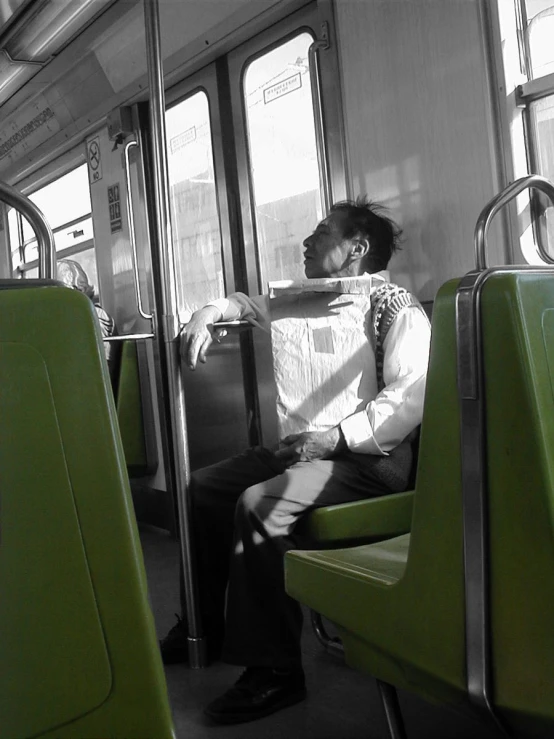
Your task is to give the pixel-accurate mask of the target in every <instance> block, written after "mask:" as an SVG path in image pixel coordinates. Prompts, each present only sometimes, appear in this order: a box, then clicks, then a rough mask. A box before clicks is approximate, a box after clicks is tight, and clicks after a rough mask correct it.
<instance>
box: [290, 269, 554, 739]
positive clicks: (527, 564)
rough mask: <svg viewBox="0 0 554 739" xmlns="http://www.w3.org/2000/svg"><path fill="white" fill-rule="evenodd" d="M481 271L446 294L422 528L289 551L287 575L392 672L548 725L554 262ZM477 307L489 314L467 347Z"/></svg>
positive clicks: (351, 657)
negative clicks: (470, 283) (460, 324)
mask: <svg viewBox="0 0 554 739" xmlns="http://www.w3.org/2000/svg"><path fill="white" fill-rule="evenodd" d="M476 274H477V273H476ZM477 282H478V285H477V284H476V285H475V286H474V287H473V288H472V290H473V292H471V297H470V298H469V303H468V302H467V301H466V302H465V303H464V300H465V298H466V297H467V295H468V293H467V292H465V293H464V290H465V282H462V283H461V284H460V283H459V282H458V281H451V282H449V283H447V284H446V285H444V286H443V287H442V288H441V290H440V291H439V294H438V296H437V300H436V302H435V308H434V313H433V328H432V343H431V358H430V366H429V374H428V381H427V390H426V397H425V408H424V416H423V424H422V433H421V443H420V452H419V465H418V473H417V482H416V492H415V500H414V512H413V521H412V529H411V534H408V535H404V536H400V537H397V538H394V539H390V540H386V541H383V542H380V543H374V544H369V545H363V546H357V547H348V548H342V549H338V550H316V551H303V552H289V553H287V555H286V587H287V592H288V593H289V594H290V595H291V596H292V597H294V598H297V599H298V600H299V601H301V602H302V603H305V604H306V605H308V606H309V607H310V608H313V609H315V610H317V611H318V612H320V613H322V614H323V615H324V616H326V617H327V618H329V619H330V620H331V621H332V622H334V623H335V624H336V625H337V627H338V631H339V633H340V635H341V638H342V641H343V644H344V648H345V657H346V661H347V662H348V663H349V664H350V665H352V666H353V667H355V668H358V669H360V670H362V671H364V672H368V673H370V674H372V675H373V676H375V677H376V678H377V679H378V681H380V685H383V684H384V685H388V686H395V687H400V688H402V689H405V690H407V691H410V692H414V693H417V694H419V695H421V696H422V697H424V698H427V699H429V700H431V701H438V702H441V703H445V704H450V705H452V706H454V707H457V708H459V709H470V710H472V711H475V712H477V713H478V714H479V715H480V716H481V717H482V718H483V719H484V720H485V721H488V722H489V723H491V725H494V726H495V727H496V728H497V729H498V731H499V732H500V733H504V734H505V735H511V736H517V737H545V738H546V737H551V736H552V735H553V734H554V688H553V687H552V686H553V685H554V631H553V629H552V621H553V618H554V578H553V577H552V572H553V571H554V467H553V463H552V460H553V459H554V271H553V270H551V269H544V268H543V269H541V270H539V269H533V268H529V269H525V268H522V269H517V270H516V269H500V268H499V269H495V270H487V271H485V272H483V273H480V277H479V279H478V280H477ZM458 287H460V288H461V289H460V293H459V295H458V294H457V289H458ZM467 305H470V308H471V310H472V311H473V315H474V317H475V320H474V322H473V323H472V324H469V330H466V331H460V332H459V334H458V336H459V342H458V344H457V324H456V315H457V313H458V316H460V315H462V314H463V311H464V310H466V307H467ZM464 306H466V307H464ZM465 328H466V329H467V325H465ZM458 360H459V361H460V369H459V370H458ZM458 383H459V386H460V387H459V388H458ZM462 420H463V424H462ZM481 442H482V443H481ZM462 455H466V456H465V458H464V460H465V463H462ZM467 457H469V460H467ZM467 461H470V464H467ZM390 726H391V724H390V723H389V727H390ZM391 735H394V736H401V735H403V734H402V733H401V731H400V730H399V731H398V733H397V734H394V732H393V731H392V730H391Z"/></svg>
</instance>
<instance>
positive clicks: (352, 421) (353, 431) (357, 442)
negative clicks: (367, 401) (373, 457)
mask: <svg viewBox="0 0 554 739" xmlns="http://www.w3.org/2000/svg"><path fill="white" fill-rule="evenodd" d="M340 428H341V431H342V433H343V435H344V440H345V441H346V444H347V446H348V448H349V449H350V451H351V452H356V454H378V455H380V456H383V457H387V456H388V453H387V452H385V451H383V450H382V449H381V447H380V446H379V444H378V443H377V442H376V440H375V437H374V436H373V429H372V428H371V423H370V422H369V417H368V415H367V411H365V410H363V411H358V412H357V413H354V414H352V415H351V416H348V418H345V419H344V421H341V423H340Z"/></svg>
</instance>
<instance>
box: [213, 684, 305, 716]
mask: <svg viewBox="0 0 554 739" xmlns="http://www.w3.org/2000/svg"><path fill="white" fill-rule="evenodd" d="M306 696H307V690H306V688H304V689H303V690H301V691H300V690H299V691H298V692H296V693H293V694H292V695H289V696H287V697H286V698H283V699H282V700H281V701H279V703H275V704H274V705H272V706H270V707H267V708H265V709H263V710H261V711H259V712H258V713H256V714H255V715H254V714H253V713H251V712H248V713H232V714H231V713H228V714H219V713H212V712H211V711H210V709H209V708H206V709H205V710H204V715H205V716H207V717H208V718H210V719H211V720H212V721H214V722H215V723H216V724H226V725H228V724H246V723H247V722H249V721H257V720H258V719H259V718H265V717H266V716H271V714H272V713H275V712H276V711H280V710H282V709H283V708H288V707H289V706H294V705H295V704H296V703H300V702H301V701H303V700H304V699H305V698H306Z"/></svg>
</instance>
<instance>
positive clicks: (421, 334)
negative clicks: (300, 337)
mask: <svg viewBox="0 0 554 739" xmlns="http://www.w3.org/2000/svg"><path fill="white" fill-rule="evenodd" d="M374 277H377V278H380V282H383V281H388V273H387V272H380V273H376V274H375V275H374ZM209 305H213V306H215V307H217V308H218V309H219V310H220V311H221V320H224V321H233V320H237V319H245V320H247V321H250V322H251V323H253V324H254V325H256V326H258V327H260V328H263V329H265V330H268V329H269V326H270V322H271V317H270V310H269V298H268V296H267V295H258V296H255V297H252V298H250V297H248V296H247V295H245V294H244V293H233V294H232V295H229V297H227V298H221V299H219V300H214V301H211V302H210V303H209ZM430 339H431V329H430V325H429V320H428V319H427V316H426V315H425V313H424V312H423V310H422V309H421V308H420V307H419V306H409V307H406V308H404V309H402V311H401V312H400V313H399V314H398V316H397V317H396V319H395V320H394V322H393V324H392V326H391V327H390V329H389V331H388V333H387V336H386V338H385V341H384V344H383V349H384V363H383V380H384V383H385V387H384V388H383V390H381V392H379V393H378V394H377V395H376V396H375V397H374V398H368V399H367V400H368V402H367V404H366V406H365V408H363V409H362V410H359V411H357V412H356V413H353V414H352V415H349V416H347V417H346V418H344V419H343V420H342V421H341V423H340V427H341V430H342V432H343V435H344V438H345V441H346V443H347V445H348V448H349V449H350V450H351V451H352V452H356V453H359V454H378V455H386V454H387V453H388V452H389V451H390V450H391V449H394V447H396V446H397V445H398V444H400V442H401V441H402V440H403V439H405V438H406V436H407V435H408V434H409V433H410V432H411V431H412V430H413V429H414V428H416V426H418V425H419V424H420V423H421V419H422V416H423V401H424V395H425V380H426V376H427V367H428V363H429V348H430Z"/></svg>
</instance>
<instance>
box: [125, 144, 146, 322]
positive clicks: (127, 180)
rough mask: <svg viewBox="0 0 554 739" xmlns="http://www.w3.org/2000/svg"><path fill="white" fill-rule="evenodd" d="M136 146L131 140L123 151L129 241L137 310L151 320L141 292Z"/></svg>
mask: <svg viewBox="0 0 554 739" xmlns="http://www.w3.org/2000/svg"><path fill="white" fill-rule="evenodd" d="M134 146H138V142H137V141H129V142H128V143H127V144H125V149H124V152H123V161H124V162H125V188H126V190H127V208H128V213H129V241H130V242H131V252H132V255H133V282H134V285H135V300H136V303H137V310H138V312H139V315H141V316H142V318H146V319H147V320H148V321H151V320H152V318H153V315H152V314H151V313H146V311H145V310H144V308H143V306H142V297H141V294H140V277H139V271H138V255H137V240H136V235H135V212H134V209H133V193H132V190H131V165H130V163H129V149H131V148H132V147H134Z"/></svg>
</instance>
